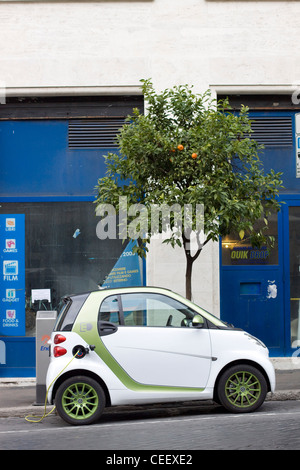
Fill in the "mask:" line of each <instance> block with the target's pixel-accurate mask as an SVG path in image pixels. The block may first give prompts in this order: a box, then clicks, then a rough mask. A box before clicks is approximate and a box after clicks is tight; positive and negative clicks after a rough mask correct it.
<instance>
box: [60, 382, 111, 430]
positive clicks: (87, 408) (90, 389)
mask: <svg viewBox="0 0 300 470" xmlns="http://www.w3.org/2000/svg"><path fill="white" fill-rule="evenodd" d="M55 404H56V409H57V412H58V414H59V415H60V417H61V418H62V419H63V420H65V421H66V422H67V423H69V424H74V425H83V424H91V423H94V422H95V421H97V420H98V419H99V418H100V416H101V415H102V413H103V410H104V407H105V394H104V392H103V390H102V388H101V386H100V385H99V384H98V382H96V380H93V379H91V378H90V377H84V376H76V377H71V378H69V379H67V380H66V381H65V382H63V383H62V384H61V385H60V386H59V388H58V390H57V394H56V398H55Z"/></svg>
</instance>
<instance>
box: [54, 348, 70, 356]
mask: <svg viewBox="0 0 300 470" xmlns="http://www.w3.org/2000/svg"><path fill="white" fill-rule="evenodd" d="M66 353H67V350H66V349H65V348H63V347H62V346H55V347H54V349H53V356H54V357H60V356H64V355H65V354H66Z"/></svg>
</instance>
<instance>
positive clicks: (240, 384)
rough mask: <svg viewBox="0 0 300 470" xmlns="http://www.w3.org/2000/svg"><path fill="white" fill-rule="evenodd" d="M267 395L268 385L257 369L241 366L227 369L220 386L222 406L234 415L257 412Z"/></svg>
mask: <svg viewBox="0 0 300 470" xmlns="http://www.w3.org/2000/svg"><path fill="white" fill-rule="evenodd" d="M266 394H267V383H266V379H265V378H264V376H263V375H262V373H261V372H260V371H259V370H257V369H256V368H255V367H252V366H249V365H246V364H240V365H237V366H233V367H231V368H229V369H227V370H226V371H225V372H224V374H223V375H222V377H221V379H220V381H219V385H218V396H219V400H220V402H221V404H222V405H223V406H224V407H225V408H226V409H227V410H229V411H231V412H234V413H249V412H251V411H254V410H257V409H258V408H259V407H260V406H261V405H262V404H263V402H264V400H265V398H266Z"/></svg>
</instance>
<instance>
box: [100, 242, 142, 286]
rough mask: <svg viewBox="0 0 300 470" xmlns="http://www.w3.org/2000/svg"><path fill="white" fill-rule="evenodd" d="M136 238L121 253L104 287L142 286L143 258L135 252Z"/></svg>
mask: <svg viewBox="0 0 300 470" xmlns="http://www.w3.org/2000/svg"><path fill="white" fill-rule="evenodd" d="M136 243H137V242H136V241H135V240H131V241H130V242H129V243H128V245H127V246H126V248H125V250H124V251H123V253H122V254H121V256H120V258H119V259H118V261H117V263H116V264H115V266H114V267H113V269H112V270H111V272H110V273H109V275H108V276H107V278H106V279H105V282H104V283H103V287H107V288H112V287H132V286H142V285H143V284H142V269H141V260H140V258H139V256H138V255H137V253H133V251H132V248H133V247H134V246H135V245H136Z"/></svg>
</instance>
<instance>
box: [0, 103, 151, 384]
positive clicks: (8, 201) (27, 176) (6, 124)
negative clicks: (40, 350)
mask: <svg viewBox="0 0 300 470" xmlns="http://www.w3.org/2000/svg"><path fill="white" fill-rule="evenodd" d="M134 107H140V108H141V109H142V108H143V101H142V98H141V97H140V96H118V97H115V96H106V97H101V96H100V97H99V96H98V97H95V96H93V97H77V98H76V99H75V98H74V97H65V98H64V97H60V98H55V97H53V98H48V99H47V98H37V97H35V98H26V99H23V98H22V99H16V98H14V99H8V100H7V102H6V104H3V105H1V107H0V148H1V156H0V159H1V172H0V258H1V260H0V261H1V271H2V272H1V282H0V294H1V298H0V377H35V373H36V372H35V365H36V359H35V358H36V351H35V347H36V340H40V339H38V338H36V337H35V326H36V324H35V319H36V312H37V311H38V310H56V309H57V308H58V307H59V301H60V298H61V297H62V296H64V295H67V294H70V293H78V292H84V291H87V290H92V289H97V288H99V287H101V286H103V285H105V283H106V284H107V280H108V279H109V280H110V283H111V282H114V285H115V286H117V285H118V281H120V283H121V285H124V282H125V284H127V285H130V284H135V285H137V284H138V283H141V284H142V283H143V282H144V276H143V267H142V266H141V265H140V263H138V261H137V260H136V259H135V257H132V256H131V257H129V256H126V257H124V256H123V257H122V253H123V252H124V250H126V249H127V250H128V249H129V248H130V247H126V246H124V245H123V244H122V240H118V239H116V240H109V239H106V240H100V239H99V238H98V237H97V234H96V226H97V223H98V221H99V220H97V217H96V214H95V204H93V201H94V200H95V190H94V188H95V185H96V184H97V179H98V178H99V177H101V176H103V175H104V172H105V166H104V155H106V154H107V153H108V152H109V151H117V145H116V142H115V137H116V134H117V132H118V129H119V128H120V127H121V126H122V125H123V123H124V119H125V118H126V117H127V115H128V114H129V113H131V112H132V109H133V108H134ZM120 260H121V261H120ZM128 260H130V262H131V264H130V268H131V269H130V272H131V275H125V274H126V272H125V270H126V263H127V262H128ZM117 263H119V264H120V263H121V264H122V263H123V264H122V269H121V270H120V269H119V270H118V271H117V272H118V273H120V272H121V273H123V277H124V278H123V279H121V278H119V279H118V278H117V277H116V276H115V275H113V274H114V267H115V266H116V264H117ZM132 266H134V267H135V268H136V269H133V268H132ZM112 273H113V274H112ZM132 273H134V275H133V274H132ZM45 344H46V343H45Z"/></svg>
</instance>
